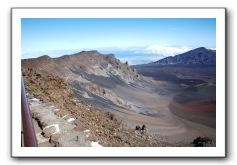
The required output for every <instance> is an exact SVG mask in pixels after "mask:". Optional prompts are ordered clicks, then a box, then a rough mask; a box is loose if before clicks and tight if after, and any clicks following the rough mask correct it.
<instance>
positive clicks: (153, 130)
mask: <svg viewBox="0 0 237 165" xmlns="http://www.w3.org/2000/svg"><path fill="white" fill-rule="evenodd" d="M22 67H23V68H24V69H28V70H30V69H33V70H36V71H37V72H38V73H40V74H42V75H51V74H52V75H54V76H58V77H60V78H62V79H64V80H65V81H66V82H67V83H68V84H69V86H70V89H71V90H72V91H73V92H74V94H75V96H76V97H77V99H78V100H82V101H85V102H87V103H89V104H90V105H92V106H93V107H94V108H95V109H96V110H98V111H104V112H112V113H113V114H114V115H115V116H116V118H118V119H119V120H122V121H123V122H124V123H125V124H126V126H127V127H129V128H133V129H135V127H136V126H137V125H139V126H142V125H143V124H144V125H146V129H147V131H148V133H150V134H151V135H154V136H156V137H159V138H160V137H162V138H164V141H165V142H167V143H166V144H167V145H171V146H190V145H191V144H190V142H192V140H193V139H194V138H196V137H198V136H207V137H210V138H211V139H213V141H214V140H215V129H213V128H210V127H209V126H206V125H203V124H200V123H195V122H192V121H190V120H186V119H183V118H180V117H178V116H176V115H174V114H173V113H172V112H170V110H169V104H170V102H171V101H172V96H173V94H174V93H175V92H176V86H172V85H170V84H169V85H167V83H164V82H160V81H156V80H153V79H152V78H148V77H144V76H142V75H140V74H138V73H137V71H136V69H134V68H131V67H130V66H129V65H128V64H127V63H122V62H121V61H119V60H118V59H116V58H115V56H114V55H113V54H107V55H103V54H100V53H99V52H98V51H82V52H80V53H76V54H73V55H65V56H62V57H59V58H50V57H49V56H41V57H39V58H35V59H26V60H22Z"/></svg>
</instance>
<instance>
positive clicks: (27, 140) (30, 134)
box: [21, 78, 38, 147]
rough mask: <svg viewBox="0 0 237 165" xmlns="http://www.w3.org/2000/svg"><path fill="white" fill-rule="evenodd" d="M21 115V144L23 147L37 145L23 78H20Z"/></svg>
mask: <svg viewBox="0 0 237 165" xmlns="http://www.w3.org/2000/svg"><path fill="white" fill-rule="evenodd" d="M21 117H22V127H23V139H24V141H23V144H24V147H37V146H38V144H37V140H36V136H35V131H34V126H33V123H32V117H31V115H30V108H29V105H28V102H27V99H26V95H25V86H24V81H23V78H21Z"/></svg>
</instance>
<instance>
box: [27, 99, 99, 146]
mask: <svg viewBox="0 0 237 165" xmlns="http://www.w3.org/2000/svg"><path fill="white" fill-rule="evenodd" d="M28 101H29V103H30V110H31V114H32V117H33V124H34V128H35V133H36V138H37V141H38V146H40V147H58V146H60V147H91V146H95V144H97V142H92V141H89V140H87V137H88V135H89V132H90V131H89V130H86V131H75V130H74V128H75V124H74V120H75V119H74V118H72V117H70V115H69V114H68V115H65V116H63V117H59V116H57V115H56V114H55V112H57V111H60V109H57V108H56V107H54V105H52V104H49V103H43V102H41V101H40V100H38V99H36V98H33V99H29V100H28ZM96 146H100V145H99V144H97V145H96Z"/></svg>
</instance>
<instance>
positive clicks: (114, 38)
mask: <svg viewBox="0 0 237 165" xmlns="http://www.w3.org/2000/svg"><path fill="white" fill-rule="evenodd" d="M21 30H22V31H21V35H22V40H21V41H22V42H21V43H22V58H32V57H37V56H41V55H42V54H48V55H50V56H52V57H56V56H61V55H64V54H70V53H75V52H78V51H81V50H99V51H101V52H102V53H107V52H108V53H109V52H110V53H117V54H116V56H117V57H118V58H120V59H121V60H124V59H128V60H129V58H131V59H132V58H133V59H134V57H136V61H137V62H134V63H142V61H143V62H144V59H149V58H150V60H153V59H154V60H155V59H159V58H162V57H165V56H169V55H175V53H176V54H177V53H181V52H182V51H187V50H190V49H192V48H197V47H201V46H203V47H206V48H215V47H216V20H215V19H214V18H213V19H212V18H200V19H199V18H154V19H153V18H144V19H143V18H66V19H62V18H23V19H22V28H21ZM125 52H126V53H127V54H126V53H125ZM156 56H157V57H156ZM137 58H141V60H140V62H139V59H137ZM142 58H143V59H142ZM148 61H149V60H148ZM132 63H133V62H132Z"/></svg>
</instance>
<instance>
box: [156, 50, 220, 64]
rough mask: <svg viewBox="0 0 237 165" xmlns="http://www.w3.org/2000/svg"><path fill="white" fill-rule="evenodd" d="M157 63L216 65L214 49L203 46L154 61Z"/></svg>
mask: <svg viewBox="0 0 237 165" xmlns="http://www.w3.org/2000/svg"><path fill="white" fill-rule="evenodd" d="M153 64H159V65H216V51H215V50H210V49H206V48H204V47H200V48H196V49H193V50H190V51H188V52H185V53H182V54H179V55H176V56H169V57H166V58H163V59H161V60H158V61H156V62H154V63H153Z"/></svg>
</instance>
